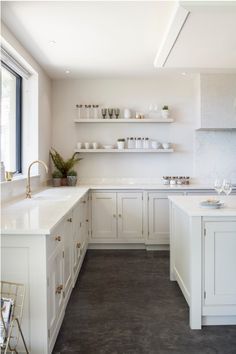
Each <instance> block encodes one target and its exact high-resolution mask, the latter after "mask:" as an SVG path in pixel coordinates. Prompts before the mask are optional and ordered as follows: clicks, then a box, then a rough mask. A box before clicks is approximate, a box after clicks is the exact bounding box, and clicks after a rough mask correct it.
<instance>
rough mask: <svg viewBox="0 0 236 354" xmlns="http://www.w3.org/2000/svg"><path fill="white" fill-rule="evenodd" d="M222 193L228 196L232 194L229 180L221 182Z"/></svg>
mask: <svg viewBox="0 0 236 354" xmlns="http://www.w3.org/2000/svg"><path fill="white" fill-rule="evenodd" d="M223 192H224V193H225V194H226V195H229V194H230V193H231V192H232V184H231V181H230V180H227V179H224V181H223Z"/></svg>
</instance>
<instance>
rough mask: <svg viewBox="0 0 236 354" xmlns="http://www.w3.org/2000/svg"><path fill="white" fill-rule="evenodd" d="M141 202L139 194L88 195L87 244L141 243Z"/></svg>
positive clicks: (96, 193) (95, 193)
mask: <svg viewBox="0 0 236 354" xmlns="http://www.w3.org/2000/svg"><path fill="white" fill-rule="evenodd" d="M142 199H143V193H142V192H94V193H92V230H91V242H101V243H103V242H104V243H106V242H111V243H112V242H117V243H122V242H136V241H137V242H140V240H142V242H144V241H143V238H144V237H143V200H142Z"/></svg>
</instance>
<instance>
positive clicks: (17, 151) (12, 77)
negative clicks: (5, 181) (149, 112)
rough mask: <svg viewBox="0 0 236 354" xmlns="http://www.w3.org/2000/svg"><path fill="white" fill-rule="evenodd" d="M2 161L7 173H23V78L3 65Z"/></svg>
mask: <svg viewBox="0 0 236 354" xmlns="http://www.w3.org/2000/svg"><path fill="white" fill-rule="evenodd" d="M1 64H2V66H1V78H2V80H1V81H2V83H1V86H2V87H1V89H2V90H1V161H3V162H4V164H5V168H6V170H7V171H16V172H17V173H21V172H22V154H21V150H22V149H21V142H22V129H21V128H22V117H21V98H22V77H21V76H20V75H18V74H17V73H16V72H15V71H14V70H12V69H11V68H10V67H9V66H8V65H6V64H5V63H4V62H2V63H1Z"/></svg>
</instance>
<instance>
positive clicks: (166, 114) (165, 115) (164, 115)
mask: <svg viewBox="0 0 236 354" xmlns="http://www.w3.org/2000/svg"><path fill="white" fill-rule="evenodd" d="M169 115H170V111H169V110H168V109H162V110H161V116H162V118H164V119H166V118H169Z"/></svg>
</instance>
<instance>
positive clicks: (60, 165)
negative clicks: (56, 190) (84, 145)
mask: <svg viewBox="0 0 236 354" xmlns="http://www.w3.org/2000/svg"><path fill="white" fill-rule="evenodd" d="M49 153H50V156H51V159H52V161H53V163H54V165H55V167H56V169H57V170H58V171H60V172H61V174H62V178H61V185H62V186H67V174H68V172H69V171H70V170H72V168H73V167H74V166H75V165H76V163H78V162H79V161H80V160H82V159H80V158H78V157H76V155H77V154H78V152H75V153H74V154H73V155H72V156H71V157H70V158H69V159H68V160H64V159H63V157H62V156H61V155H60V154H59V152H57V151H56V150H55V149H51V150H50V152H49Z"/></svg>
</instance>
